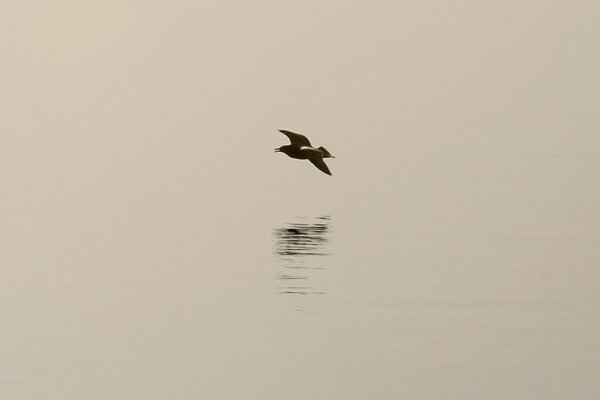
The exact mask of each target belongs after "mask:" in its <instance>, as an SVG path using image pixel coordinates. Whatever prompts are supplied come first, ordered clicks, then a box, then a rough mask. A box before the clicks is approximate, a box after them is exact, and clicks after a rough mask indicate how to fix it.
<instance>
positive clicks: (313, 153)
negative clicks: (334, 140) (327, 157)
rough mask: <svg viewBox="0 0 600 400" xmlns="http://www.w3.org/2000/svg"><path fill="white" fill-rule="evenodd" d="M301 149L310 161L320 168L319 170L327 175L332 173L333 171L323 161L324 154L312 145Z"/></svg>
mask: <svg viewBox="0 0 600 400" xmlns="http://www.w3.org/2000/svg"><path fill="white" fill-rule="evenodd" d="M300 151H301V152H302V153H304V154H305V155H306V157H307V158H308V161H310V162H311V163H312V164H313V165H314V166H315V167H317V168H319V170H321V171H323V172H325V173H326V174H327V175H331V171H329V167H327V164H325V161H323V154H322V153H321V152H320V151H319V150H316V149H313V148H312V147H301V148H300Z"/></svg>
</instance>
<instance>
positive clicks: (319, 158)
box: [275, 130, 334, 175]
mask: <svg viewBox="0 0 600 400" xmlns="http://www.w3.org/2000/svg"><path fill="white" fill-rule="evenodd" d="M279 132H281V133H283V134H284V135H286V136H287V137H288V138H289V139H290V142H291V144H288V145H285V146H281V147H279V148H277V149H275V151H276V152H281V153H285V154H287V155H288V157H291V158H296V159H298V160H309V161H310V162H311V163H312V164H313V165H314V166H315V167H317V168H318V169H319V170H321V171H322V172H324V173H326V174H327V175H331V172H330V171H329V167H327V164H325V161H323V159H324V158H334V157H333V156H332V155H331V153H329V151H327V149H325V147H322V146H321V147H317V148H315V147H312V145H311V144H310V141H309V140H308V138H307V137H306V136H304V135H301V134H299V133H295V132H290V131H286V130H280V131H279Z"/></svg>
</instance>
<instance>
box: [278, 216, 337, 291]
mask: <svg viewBox="0 0 600 400" xmlns="http://www.w3.org/2000/svg"><path fill="white" fill-rule="evenodd" d="M299 220H300V221H302V222H290V223H287V224H286V225H285V226H283V227H281V228H277V229H275V230H274V232H273V235H274V237H275V253H276V255H277V256H278V259H279V264H280V265H281V266H282V267H283V268H285V270H283V271H282V272H281V273H279V274H278V275H277V279H279V280H280V281H281V286H280V287H279V293H281V294H302V295H308V294H324V293H325V292H323V291H320V290H315V289H314V288H313V287H311V286H308V285H305V284H300V283H304V282H308V280H309V278H314V276H310V275H308V272H309V270H319V269H323V268H324V267H323V266H322V263H320V262H319V258H318V257H319V256H327V255H329V253H327V251H326V250H327V249H326V247H327V244H328V242H329V234H330V229H329V222H330V220H331V219H330V217H329V216H322V217H318V218H302V219H300V218H299ZM294 282H297V283H298V284H296V283H294Z"/></svg>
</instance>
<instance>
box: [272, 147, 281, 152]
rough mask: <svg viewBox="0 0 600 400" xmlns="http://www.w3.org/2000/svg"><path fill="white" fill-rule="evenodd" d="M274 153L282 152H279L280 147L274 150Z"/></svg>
mask: <svg viewBox="0 0 600 400" xmlns="http://www.w3.org/2000/svg"><path fill="white" fill-rule="evenodd" d="M273 151H274V152H275V153H279V152H281V150H279V147H278V148H276V149H275V150H273Z"/></svg>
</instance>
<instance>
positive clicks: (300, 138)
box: [279, 129, 312, 147]
mask: <svg viewBox="0 0 600 400" xmlns="http://www.w3.org/2000/svg"><path fill="white" fill-rule="evenodd" d="M279 132H281V133H283V134H284V135H285V136H287V137H288V138H289V139H290V142H291V143H292V144H293V145H295V146H311V147H312V145H311V144H310V141H309V140H308V138H307V137H306V136H304V135H301V134H299V133H295V132H290V131H286V130H284V129H280V130H279Z"/></svg>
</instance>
